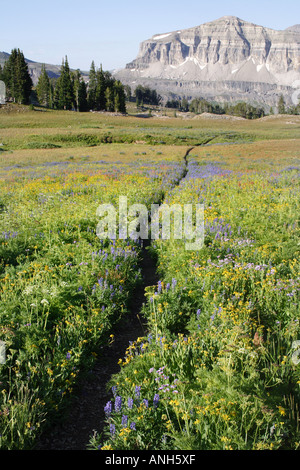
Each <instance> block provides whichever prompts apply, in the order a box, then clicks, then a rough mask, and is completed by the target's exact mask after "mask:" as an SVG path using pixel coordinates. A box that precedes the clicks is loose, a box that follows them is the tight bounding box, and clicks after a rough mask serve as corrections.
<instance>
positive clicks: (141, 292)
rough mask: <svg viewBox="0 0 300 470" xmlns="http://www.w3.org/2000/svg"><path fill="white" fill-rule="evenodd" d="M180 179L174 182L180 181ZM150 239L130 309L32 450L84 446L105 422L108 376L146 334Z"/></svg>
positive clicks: (152, 275) (152, 273)
mask: <svg viewBox="0 0 300 470" xmlns="http://www.w3.org/2000/svg"><path fill="white" fill-rule="evenodd" d="M213 139H214V137H213V138H210V139H208V140H207V141H205V142H202V143H200V144H196V145H195V146H193V147H190V148H189V149H188V150H187V151H186V154H185V155H184V162H185V169H184V172H183V174H182V176H181V178H180V181H181V180H182V179H183V178H184V177H185V176H186V174H187V171H188V168H187V167H188V156H189V154H190V152H191V151H192V150H193V149H194V148H195V147H198V146H203V145H206V144H208V143H209V142H210V141H211V140H213ZM180 181H178V182H177V184H180ZM150 243H151V241H149V240H144V242H143V247H142V249H141V264H140V267H141V272H142V276H143V281H142V284H141V285H140V286H139V287H138V288H137V289H136V292H135V293H134V295H133V299H132V302H131V305H130V313H129V315H127V316H126V317H125V318H124V319H123V320H122V321H121V322H120V324H119V325H117V326H116V327H115V328H114V341H113V343H112V344H111V345H110V346H107V347H104V348H103V349H102V351H101V357H99V359H98V360H97V361H96V363H95V364H94V366H93V369H92V370H91V371H90V372H89V373H88V374H87V377H85V378H84V380H82V381H81V383H79V384H78V387H77V389H78V392H77V394H76V396H75V397H74V398H72V403H71V406H70V407H69V408H68V412H67V413H66V416H65V417H64V420H63V421H62V422H60V423H59V424H56V425H54V426H53V427H52V428H51V430H49V431H46V432H45V433H44V434H42V435H41V437H40V439H39V441H38V442H37V444H36V446H35V450H87V446H88V444H89V441H90V438H91V437H92V435H93V433H94V431H97V432H98V433H99V434H101V432H102V431H103V428H104V424H105V421H104V420H105V413H104V406H105V404H106V403H107V402H108V401H109V400H110V399H111V391H110V390H107V384H108V383H109V381H110V379H111V377H112V376H113V375H115V374H117V373H118V372H119V371H120V365H119V364H118V361H119V359H123V358H124V357H125V353H126V350H127V348H128V346H129V344H130V342H134V341H136V340H137V338H139V337H141V336H145V330H146V325H145V324H143V319H142V318H141V317H140V312H141V309H142V306H143V303H144V302H145V301H146V298H145V288H146V287H147V286H153V285H155V284H157V282H158V280H159V279H158V275H157V271H156V264H155V260H154V259H153V257H152V256H151V255H150V253H149V251H148V249H147V248H148V247H149V245H150Z"/></svg>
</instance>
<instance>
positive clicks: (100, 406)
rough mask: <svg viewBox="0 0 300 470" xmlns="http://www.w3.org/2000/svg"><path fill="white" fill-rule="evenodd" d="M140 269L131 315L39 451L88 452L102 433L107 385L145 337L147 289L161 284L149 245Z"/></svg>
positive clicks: (107, 396) (119, 328) (41, 439)
mask: <svg viewBox="0 0 300 470" xmlns="http://www.w3.org/2000/svg"><path fill="white" fill-rule="evenodd" d="M144 245H146V244H145V243H144ZM141 268H142V273H143V284H142V285H141V286H140V287H139V288H138V289H137V290H136V292H135V294H134V298H133V301H132V305H131V312H130V315H129V316H127V317H126V318H125V319H124V320H123V322H121V324H120V325H118V326H117V327H116V328H115V330H114V335H115V336H114V338H115V339H114V342H113V343H112V344H111V346H109V347H105V348H104V349H103V351H102V354H101V357H99V360H98V361H97V362H96V363H95V365H94V367H93V369H92V370H91V371H90V373H89V374H88V377H87V378H85V381H84V383H80V384H79V386H78V390H80V392H79V393H78V395H77V396H76V397H75V398H74V399H73V402H72V405H71V407H70V411H69V412H68V413H67V416H66V417H65V419H64V422H63V423H61V424H57V425H56V426H54V427H53V428H52V429H51V431H48V432H46V433H45V434H43V435H42V436H41V438H40V440H39V442H38V443H37V445H36V447H35V449H36V450H87V445H88V443H89V440H90V438H91V436H92V435H93V431H94V430H97V431H98V432H99V433H101V431H102V429H103V425H104V417H105V415H104V406H105V404H106V403H107V401H108V400H110V399H111V397H112V394H111V391H110V390H107V383H108V382H109V380H110V378H111V376H112V375H114V374H116V373H117V372H118V371H119V370H120V366H119V365H118V361H119V359H120V358H122V359H123V358H124V356H125V352H126V349H127V348H128V346H129V343H130V342H131V341H135V340H136V339H137V338H138V337H140V336H144V335H145V325H144V324H143V321H142V319H141V318H140V311H141V308H142V305H143V303H144V301H145V296H144V292H145V287H146V286H150V285H155V284H156V283H157V281H158V278H157V275H156V266H155V261H154V260H153V259H152V257H151V256H150V254H149V252H148V250H147V247H146V246H144V247H143V249H142V260H141Z"/></svg>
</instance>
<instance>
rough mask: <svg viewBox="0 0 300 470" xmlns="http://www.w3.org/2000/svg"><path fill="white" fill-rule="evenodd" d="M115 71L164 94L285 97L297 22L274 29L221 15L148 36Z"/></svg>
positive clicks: (298, 51)
mask: <svg viewBox="0 0 300 470" xmlns="http://www.w3.org/2000/svg"><path fill="white" fill-rule="evenodd" d="M116 75H118V76H119V78H120V79H121V80H123V82H124V83H128V84H130V85H132V86H134V84H139V83H141V84H145V83H147V84H148V85H149V86H151V85H152V86H155V88H157V89H158V90H159V91H160V92H161V93H162V94H165V95H166V94H168V93H171V94H174V95H177V96H183V95H184V96H185V97H193V96H198V97H199V96H204V97H209V98H213V99H222V98H224V99H225V96H226V98H227V97H228V94H229V97H230V98H231V99H233V100H234V99H244V100H245V101H260V102H262V103H268V104H270V105H274V104H275V101H276V100H277V97H278V95H279V94H281V93H283V94H284V95H285V97H286V99H287V101H290V100H291V98H290V97H291V95H292V93H293V91H292V90H293V88H292V86H293V84H294V83H295V81H296V80H299V79H300V32H299V25H295V26H293V27H291V28H288V29H287V30H284V31H275V30H272V29H269V28H264V27H263V26H258V25H255V24H252V23H248V22H246V21H243V20H241V19H239V18H236V17H232V16H225V17H223V18H220V19H219V20H216V21H213V22H210V23H205V24H202V25H200V26H197V27H194V28H190V29H186V30H183V31H175V32H170V33H166V34H160V35H156V36H153V37H152V38H151V39H148V40H146V41H144V42H142V43H141V45H140V51H139V54H138V56H137V58H136V59H135V60H134V61H132V62H131V63H129V64H127V66H126V69H124V70H122V71H118V72H117V73H116ZM205 90H209V91H205ZM241 90H242V91H241ZM247 90H248V91H247Z"/></svg>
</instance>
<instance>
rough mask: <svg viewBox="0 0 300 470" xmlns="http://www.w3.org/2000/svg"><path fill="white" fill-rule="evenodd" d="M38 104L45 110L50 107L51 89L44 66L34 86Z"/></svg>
mask: <svg viewBox="0 0 300 470" xmlns="http://www.w3.org/2000/svg"><path fill="white" fill-rule="evenodd" d="M36 92H37V97H38V100H39V103H40V104H41V105H42V106H45V107H46V108H51V107H52V100H53V87H52V85H51V83H50V79H49V77H48V74H47V72H46V68H45V64H43V65H42V71H41V75H40V76H39V80H38V83H37V86H36Z"/></svg>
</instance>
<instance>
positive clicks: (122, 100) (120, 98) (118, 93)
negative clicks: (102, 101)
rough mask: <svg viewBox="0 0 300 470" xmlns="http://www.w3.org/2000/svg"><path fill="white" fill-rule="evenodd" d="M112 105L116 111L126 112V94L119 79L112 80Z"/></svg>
mask: <svg viewBox="0 0 300 470" xmlns="http://www.w3.org/2000/svg"><path fill="white" fill-rule="evenodd" d="M114 97H115V99H114V107H115V111H116V112H118V113H126V95H125V90H124V87H123V85H122V83H121V82H120V81H119V80H116V81H115V82H114Z"/></svg>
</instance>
